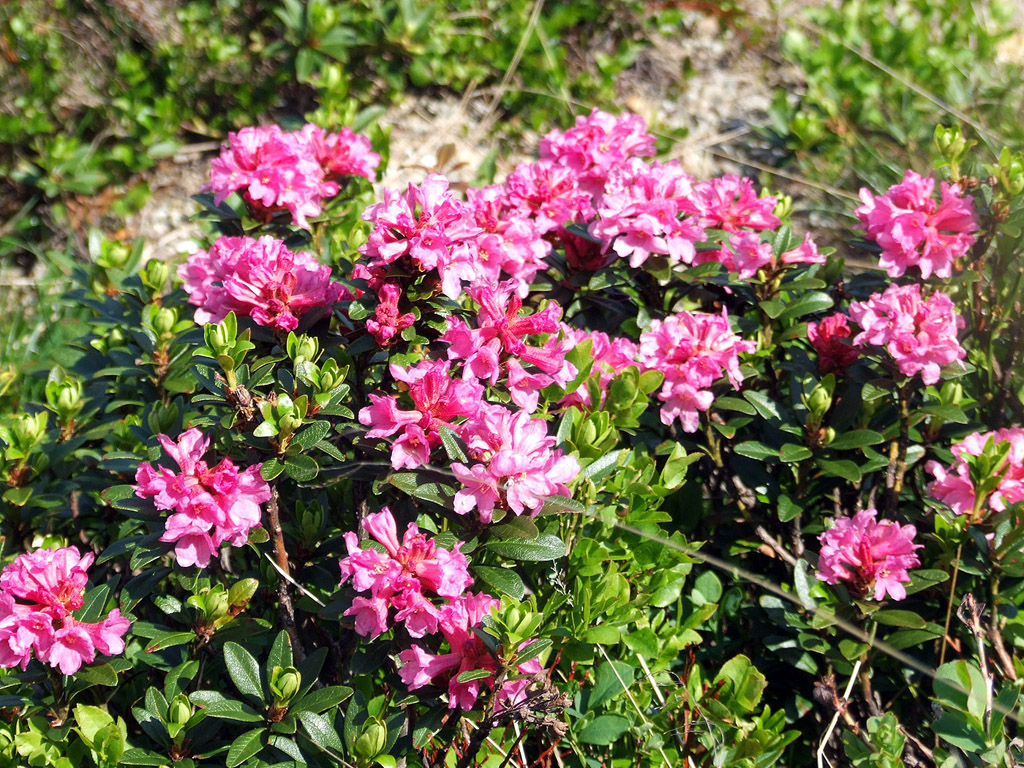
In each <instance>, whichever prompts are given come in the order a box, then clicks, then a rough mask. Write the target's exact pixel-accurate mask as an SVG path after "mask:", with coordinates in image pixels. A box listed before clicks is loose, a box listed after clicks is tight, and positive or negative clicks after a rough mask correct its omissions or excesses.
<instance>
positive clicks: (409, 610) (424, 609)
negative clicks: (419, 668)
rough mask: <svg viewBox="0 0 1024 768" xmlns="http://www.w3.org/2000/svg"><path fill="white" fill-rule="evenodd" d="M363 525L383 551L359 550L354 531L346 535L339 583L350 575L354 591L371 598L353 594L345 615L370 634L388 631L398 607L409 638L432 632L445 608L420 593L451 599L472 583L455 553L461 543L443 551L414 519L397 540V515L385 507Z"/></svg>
mask: <svg viewBox="0 0 1024 768" xmlns="http://www.w3.org/2000/svg"><path fill="white" fill-rule="evenodd" d="M363 528H364V529H365V530H366V531H367V533H369V534H370V535H371V536H372V537H373V538H374V539H376V540H377V541H378V542H379V543H380V544H382V545H383V546H384V549H385V552H386V554H381V553H380V552H377V551H376V550H374V549H362V548H361V547H360V546H359V537H358V536H356V534H354V533H351V532H349V533H346V534H345V544H346V546H347V547H348V552H349V554H348V556H347V557H345V558H342V560H341V561H340V562H339V566H340V569H341V583H342V584H344V583H345V582H346V581H348V580H349V579H352V586H353V587H354V588H355V590H356V591H357V592H370V597H368V598H367V597H363V596H358V597H356V598H355V599H354V600H353V601H352V607H351V608H349V609H348V610H347V611H345V614H344V615H345V616H355V624H356V627H355V628H356V632H358V633H359V634H361V635H368V636H370V637H371V638H373V637H377V636H378V635H380V634H382V633H383V632H385V631H387V627H388V613H389V611H390V609H391V608H395V609H397V613H396V615H395V620H396V621H401V622H404V624H405V628H406V631H408V633H409V634H410V635H412V636H413V637H423V636H424V635H426V634H430V633H433V632H436V631H437V628H438V620H439V617H440V615H441V611H442V610H443V609H438V608H437V606H435V605H434V604H433V603H432V602H431V601H430V600H428V599H427V598H426V596H425V595H424V592H432V593H434V594H435V595H437V596H439V597H442V598H447V599H455V598H458V597H460V596H461V595H462V594H463V593H464V592H465V591H466V589H467V588H468V587H469V586H470V584H472V583H473V579H472V578H471V577H470V575H469V571H468V561H467V560H466V556H465V555H463V554H462V553H461V552H460V551H459V549H460V547H461V546H462V544H461V542H460V543H457V544H456V545H455V547H454V548H453V549H451V550H446V549H442V548H440V547H438V546H437V545H436V544H435V542H434V541H432V540H430V539H428V538H427V537H426V536H424V535H423V534H422V533H420V532H419V528H417V526H416V525H415V523H409V526H408V528H406V531H405V536H404V537H403V539H402V541H401V542H399V540H398V527H397V524H396V522H395V518H394V516H392V514H391V510H390V509H388V508H387V507H384V508H383V509H382V510H381V511H380V512H377V513H376V514H371V515H368V516H367V517H366V519H365V520H363Z"/></svg>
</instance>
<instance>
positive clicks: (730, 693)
mask: <svg viewBox="0 0 1024 768" xmlns="http://www.w3.org/2000/svg"><path fill="white" fill-rule="evenodd" d="M719 681H725V684H724V685H723V686H722V687H721V689H720V691H721V692H720V694H719V700H720V701H722V702H730V701H731V702H733V706H730V709H733V711H737V710H738V711H741V712H752V711H753V710H754V709H755V708H756V707H757V705H758V704H759V703H760V701H761V696H762V694H763V693H764V689H765V688H766V687H767V686H768V681H767V679H766V678H765V676H764V675H762V674H761V672H760V671H758V669H757V667H755V666H754V665H753V664H752V663H751V661H750V659H748V658H747V657H746V656H743V655H739V656H734V657H733V658H731V659H729V661H727V662H725V664H724V665H723V666H722V669H721V671H719V673H718V675H717V676H716V677H715V682H716V683H717V682H719ZM727 706H728V705H727Z"/></svg>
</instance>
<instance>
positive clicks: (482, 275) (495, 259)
mask: <svg viewBox="0 0 1024 768" xmlns="http://www.w3.org/2000/svg"><path fill="white" fill-rule="evenodd" d="M466 195H467V197H468V198H469V205H470V207H471V208H472V210H473V216H474V218H475V220H476V223H477V225H478V226H479V227H480V228H481V230H482V232H481V234H480V235H479V236H478V237H477V239H476V247H477V253H476V258H475V260H474V266H475V268H476V270H477V277H478V280H479V281H481V282H483V283H486V284H489V285H496V284H497V283H498V282H499V281H500V280H501V279H502V276H503V275H504V276H505V279H511V281H513V283H514V285H515V290H516V293H518V294H519V295H520V296H526V294H527V292H528V290H529V286H530V283H531V282H532V281H533V279H534V277H536V275H537V272H539V271H540V270H541V269H543V268H544V266H545V263H544V257H545V256H547V255H548V254H549V253H550V252H551V244H550V243H549V242H547V241H546V240H545V239H544V231H543V230H542V228H541V227H540V226H538V225H537V223H536V222H534V221H533V219H532V218H529V217H528V216H524V215H522V214H521V213H517V212H514V211H512V210H511V209H510V205H509V200H508V194H507V191H506V189H505V186H504V185H496V184H494V185H491V186H488V187H484V188H483V189H469V190H467V191H466Z"/></svg>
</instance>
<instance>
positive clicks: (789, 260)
mask: <svg viewBox="0 0 1024 768" xmlns="http://www.w3.org/2000/svg"><path fill="white" fill-rule="evenodd" d="M779 261H781V262H782V263H783V264H824V263H825V262H826V261H827V259H826V258H825V256H824V255H822V254H821V253H819V252H818V246H817V244H816V243H815V242H814V241H813V240H812V239H811V236H810V235H804V240H803V242H802V243H800V245H798V246H797V247H796V248H794V249H793V250H791V251H786V252H785V253H784V254H782V256H781V257H779Z"/></svg>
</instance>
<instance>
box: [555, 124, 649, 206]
mask: <svg viewBox="0 0 1024 768" xmlns="http://www.w3.org/2000/svg"><path fill="white" fill-rule="evenodd" d="M539 151H540V158H541V160H551V161H554V162H556V163H558V164H560V165H564V166H565V167H566V168H568V169H569V170H571V171H572V172H573V173H574V174H575V175H576V177H577V179H578V180H579V184H580V186H581V187H582V188H583V189H584V190H585V191H586V192H589V193H590V194H592V195H598V194H600V193H601V190H602V189H603V187H604V184H605V181H606V180H607V178H608V176H609V174H610V173H611V171H612V170H613V169H615V168H616V167H618V166H620V165H622V164H623V163H625V162H626V161H627V160H629V159H630V158H632V157H641V156H646V157H650V156H651V155H653V154H654V152H655V147H654V137H653V136H651V135H650V134H649V133H647V125H646V123H644V120H643V118H642V117H640V116H639V115H634V114H631V113H629V112H623V113H622V114H621V115H619V116H618V117H615V116H614V115H610V114H608V113H607V112H602V111H601V110H599V109H597V108H596V107H595V108H594V110H593V111H592V112H591V113H590V114H589V115H586V116H584V115H578V116H577V117H576V124H575V125H574V126H573V127H572V128H569V129H568V130H566V131H558V130H554V131H551V132H550V133H548V134H546V135H545V136H544V137H543V138H541V140H540V147H539Z"/></svg>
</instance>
